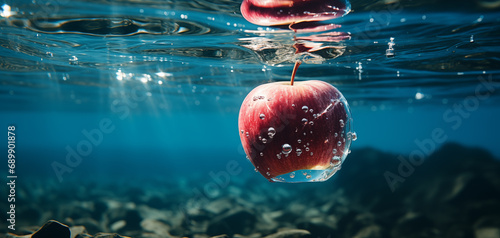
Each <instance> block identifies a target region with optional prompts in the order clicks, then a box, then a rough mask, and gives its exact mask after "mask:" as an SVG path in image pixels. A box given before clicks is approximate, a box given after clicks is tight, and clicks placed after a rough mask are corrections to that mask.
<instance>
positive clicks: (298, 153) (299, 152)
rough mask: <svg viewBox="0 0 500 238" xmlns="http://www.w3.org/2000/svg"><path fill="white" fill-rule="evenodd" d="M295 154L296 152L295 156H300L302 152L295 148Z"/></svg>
mask: <svg viewBox="0 0 500 238" xmlns="http://www.w3.org/2000/svg"><path fill="white" fill-rule="evenodd" d="M296 152H297V156H300V155H301V154H302V150H301V149H299V148H297V150H296Z"/></svg>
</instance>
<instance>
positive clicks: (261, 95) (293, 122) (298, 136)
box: [238, 80, 352, 181]
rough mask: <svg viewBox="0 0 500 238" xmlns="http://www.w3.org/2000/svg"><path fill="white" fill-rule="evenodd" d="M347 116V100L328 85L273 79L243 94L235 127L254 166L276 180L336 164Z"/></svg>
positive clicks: (345, 147) (345, 141)
mask: <svg viewBox="0 0 500 238" xmlns="http://www.w3.org/2000/svg"><path fill="white" fill-rule="evenodd" d="M306 107H307V109H306ZM350 120H351V118H350V110H349V106H348V105H347V101H346V100H345V98H344V96H343V95H342V94H341V93H340V91H339V90H337V89H336V88H335V87H333V86H332V85H330V84H328V83H326V82H322V81H317V80H312V81H301V82H295V84H294V85H291V84H290V82H274V83H268V84H263V85H260V86H258V87H256V88H255V89H253V90H252V91H251V92H250V93H249V94H248V95H247V97H246V98H245V100H244V101H243V103H242V105H241V108H240V113H239V119H238V127H239V128H238V129H239V134H240V139H241V143H242V145H243V149H244V150H245V153H246V155H247V158H248V159H249V160H250V161H251V162H252V164H253V165H254V166H255V168H256V170H257V171H258V172H260V173H261V174H262V175H263V176H264V177H265V178H267V179H268V180H270V181H277V180H276V178H277V177H278V176H280V175H284V174H288V173H290V172H294V171H297V170H324V169H328V168H331V167H332V166H336V165H339V166H340V164H341V163H342V162H343V160H344V159H345V157H346V156H347V154H348V151H349V146H350V143H351V136H352V134H351V131H350V126H351V125H350ZM270 128H271V129H270ZM286 144H287V145H289V146H287V145H286ZM290 146H291V151H290V152H288V149H290V148H289V147H290ZM298 150H299V151H298ZM339 168H340V167H339ZM334 172H335V171H334ZM334 172H333V173H334ZM332 175H333V174H332ZM328 178H329V177H328ZM281 179H282V180H283V181H284V179H283V178H281Z"/></svg>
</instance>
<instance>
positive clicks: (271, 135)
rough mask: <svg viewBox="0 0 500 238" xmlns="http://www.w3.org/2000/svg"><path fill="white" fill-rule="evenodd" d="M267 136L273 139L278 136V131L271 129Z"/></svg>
mask: <svg viewBox="0 0 500 238" xmlns="http://www.w3.org/2000/svg"><path fill="white" fill-rule="evenodd" d="M267 135H268V136H269V138H273V136H274V135H276V130H275V129H274V128H273V127H269V130H267Z"/></svg>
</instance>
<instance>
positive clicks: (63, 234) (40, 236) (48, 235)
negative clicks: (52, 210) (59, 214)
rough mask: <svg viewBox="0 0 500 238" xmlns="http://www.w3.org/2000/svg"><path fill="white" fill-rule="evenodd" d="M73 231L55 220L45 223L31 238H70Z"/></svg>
mask: <svg viewBox="0 0 500 238" xmlns="http://www.w3.org/2000/svg"><path fill="white" fill-rule="evenodd" d="M70 237H71V231H70V229H69V227H68V226H66V225H64V224H62V223H60V222H58V221H54V220H50V221H48V222H47V223H45V224H44V225H43V226H42V227H41V228H40V229H39V230H38V231H36V232H35V233H33V235H31V238H70Z"/></svg>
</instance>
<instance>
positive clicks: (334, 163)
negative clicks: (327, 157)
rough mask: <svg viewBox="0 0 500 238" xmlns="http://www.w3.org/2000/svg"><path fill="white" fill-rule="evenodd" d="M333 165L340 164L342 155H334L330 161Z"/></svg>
mask: <svg viewBox="0 0 500 238" xmlns="http://www.w3.org/2000/svg"><path fill="white" fill-rule="evenodd" d="M330 164H331V165H338V164H340V156H333V158H332V161H330Z"/></svg>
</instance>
